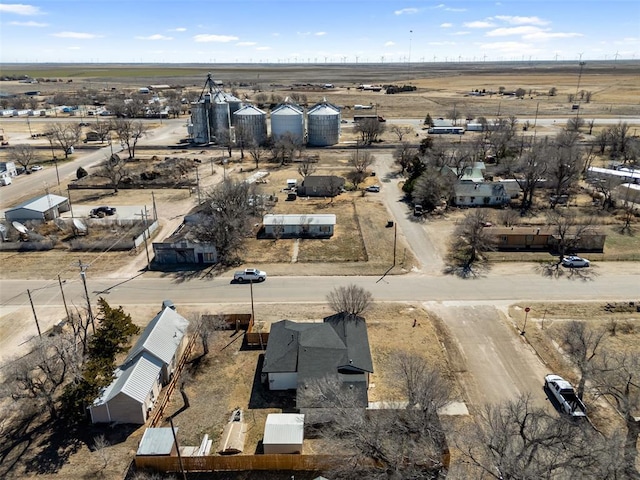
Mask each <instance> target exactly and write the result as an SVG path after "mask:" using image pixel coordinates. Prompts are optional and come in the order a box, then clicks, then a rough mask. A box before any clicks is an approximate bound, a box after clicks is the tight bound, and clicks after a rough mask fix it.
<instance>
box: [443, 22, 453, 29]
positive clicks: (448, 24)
mask: <svg viewBox="0 0 640 480" xmlns="http://www.w3.org/2000/svg"><path fill="white" fill-rule="evenodd" d="M451 27H453V23H441V24H440V28H451Z"/></svg>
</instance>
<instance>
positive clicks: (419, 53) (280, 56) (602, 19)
mask: <svg viewBox="0 0 640 480" xmlns="http://www.w3.org/2000/svg"><path fill="white" fill-rule="evenodd" d="M580 54H582V59H583V60H605V59H613V58H614V57H616V58H619V59H634V58H636V57H637V56H638V55H639V54H640V2H639V1H637V0H580V1H578V0H555V1H549V0H530V1H521V0H501V1H488V0H466V1H463V0H460V1H455V0H454V1H447V2H439V1H425V0H407V1H395V0H335V1H334V0H322V1H320V0H233V1H226V0H220V1H218V0H210V1H193V0H170V1H169V0H136V1H128V0H109V1H107V0H82V1H79V0H38V1H31V2H29V1H28V0H25V3H6V2H5V3H0V62H2V63H13V62H144V63H148V62H162V63H191V62H204V63H208V62H219V63H235V62H254V63H259V62H262V63H265V62H271V63H278V62H279V63H295V62H298V63H309V62H316V63H325V62H334V63H342V62H347V63H355V62H358V63H364V62H376V63H377V62H381V61H384V62H407V61H411V62H421V61H428V62H431V61H434V60H435V61H456V62H457V61H474V60H475V61H478V60H483V59H485V60H487V61H492V60H529V59H530V58H531V59H532V60H553V59H556V58H557V59H558V60H578V59H579V58H580Z"/></svg>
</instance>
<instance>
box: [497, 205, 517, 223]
mask: <svg viewBox="0 0 640 480" xmlns="http://www.w3.org/2000/svg"><path fill="white" fill-rule="evenodd" d="M498 221H499V222H500V224H501V225H504V226H505V227H513V226H515V225H518V223H520V214H519V213H518V212H517V211H516V210H514V209H513V208H506V209H504V210H501V211H500V213H499V214H498Z"/></svg>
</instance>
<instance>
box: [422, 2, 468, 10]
mask: <svg viewBox="0 0 640 480" xmlns="http://www.w3.org/2000/svg"><path fill="white" fill-rule="evenodd" d="M431 8H434V9H441V10H444V11H446V12H466V11H467V9H466V8H454V7H447V6H446V5H445V4H444V3H440V4H438V5H434V6H433V7H431Z"/></svg>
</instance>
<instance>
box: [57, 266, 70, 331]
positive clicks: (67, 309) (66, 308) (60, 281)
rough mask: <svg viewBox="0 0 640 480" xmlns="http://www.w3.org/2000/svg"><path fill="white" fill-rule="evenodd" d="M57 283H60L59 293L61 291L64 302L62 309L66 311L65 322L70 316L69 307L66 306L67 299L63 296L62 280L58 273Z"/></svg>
mask: <svg viewBox="0 0 640 480" xmlns="http://www.w3.org/2000/svg"><path fill="white" fill-rule="evenodd" d="M65 282H66V280H65ZM58 284H59V285H60V293H62V303H63V304H64V311H65V312H67V322H68V321H69V318H70V316H69V307H67V299H66V298H65V297H64V289H63V288H62V280H61V279H60V275H58Z"/></svg>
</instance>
